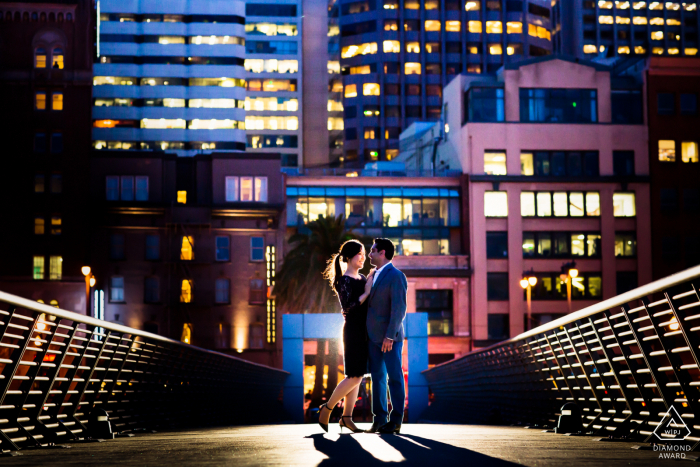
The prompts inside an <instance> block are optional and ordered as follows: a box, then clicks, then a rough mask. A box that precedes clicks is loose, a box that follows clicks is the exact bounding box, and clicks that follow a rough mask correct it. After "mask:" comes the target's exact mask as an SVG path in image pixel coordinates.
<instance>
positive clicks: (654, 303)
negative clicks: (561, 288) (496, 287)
mask: <svg viewBox="0 0 700 467" xmlns="http://www.w3.org/2000/svg"><path fill="white" fill-rule="evenodd" d="M699 286H700V266H696V267H694V268H691V269H688V270H686V271H683V272H681V273H678V274H675V275H672V276H669V277H667V278H664V279H661V280H659V281H656V282H653V283H651V284H648V285H645V286H643V287H639V288H637V289H635V290H632V291H630V292H627V293H624V294H622V295H619V296H617V297H614V298H612V299H609V300H605V301H603V302H600V303H598V304H596V305H593V306H590V307H588V308H585V309H583V310H580V311H577V312H574V313H572V314H570V315H567V316H564V317H562V318H560V319H557V320H555V321H552V322H551V323H547V324H545V325H543V326H540V327H538V328H535V329H533V330H531V331H528V332H526V333H524V334H521V335H519V336H517V337H514V338H512V339H510V340H507V341H504V342H501V343H499V344H496V345H493V346H491V347H488V348H484V349H481V350H478V351H475V352H471V353H469V354H467V355H465V356H463V357H461V358H458V359H455V360H451V361H449V362H446V363H443V364H441V365H438V366H435V367H433V368H431V369H429V370H425V371H424V372H423V374H424V375H425V377H426V379H427V380H428V385H429V387H430V390H431V392H432V393H433V401H432V403H431V406H430V407H429V408H428V409H427V411H426V413H425V414H424V416H423V417H422V418H426V419H429V420H440V421H453V422H462V423H465V422H466V423H505V424H510V423H515V424H518V423H522V424H533V425H539V426H549V427H551V426H553V425H555V424H556V417H557V416H559V415H560V413H559V412H560V409H561V407H562V405H563V404H565V403H567V402H572V403H575V404H576V405H577V406H578V407H579V409H580V410H581V412H582V418H583V424H584V426H585V431H587V432H592V433H596V434H600V435H603V436H606V437H610V436H612V437H614V438H617V437H625V438H635V439H640V440H641V439H645V440H647V441H651V439H652V438H651V437H652V434H653V432H654V430H655V429H656V427H657V426H658V425H659V423H660V422H661V421H662V420H663V418H664V414H665V413H666V412H667V411H668V410H669V408H670V407H671V406H673V407H674V408H675V409H676V410H677V411H678V413H679V414H680V416H681V417H682V419H683V421H684V422H685V424H686V425H687V426H688V428H689V429H690V431H691V434H690V436H689V437H688V438H686V439H687V440H689V441H692V442H694V443H695V447H694V449H695V448H697V446H698V444H699V443H698V441H700V370H699V369H698V363H699V360H698V356H699V352H700V296H699V292H698V288H699ZM656 441H657V442H658V440H656Z"/></svg>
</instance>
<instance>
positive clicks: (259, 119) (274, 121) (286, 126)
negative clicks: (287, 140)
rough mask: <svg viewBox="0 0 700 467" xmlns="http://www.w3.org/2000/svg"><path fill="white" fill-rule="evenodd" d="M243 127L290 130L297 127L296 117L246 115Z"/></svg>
mask: <svg viewBox="0 0 700 467" xmlns="http://www.w3.org/2000/svg"><path fill="white" fill-rule="evenodd" d="M245 128H246V129H248V130H292V131H296V130H298V129H299V118H298V117H296V116H295V117H272V116H271V117H263V116H258V115H246V117H245Z"/></svg>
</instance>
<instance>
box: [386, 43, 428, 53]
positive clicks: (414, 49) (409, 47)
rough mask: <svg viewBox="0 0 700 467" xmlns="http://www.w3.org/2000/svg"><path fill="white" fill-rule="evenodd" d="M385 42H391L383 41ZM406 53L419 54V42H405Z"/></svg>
mask: <svg viewBox="0 0 700 467" xmlns="http://www.w3.org/2000/svg"><path fill="white" fill-rule="evenodd" d="M384 42H385V43H386V42H392V41H384ZM406 52H408V53H413V54H418V53H420V42H406Z"/></svg>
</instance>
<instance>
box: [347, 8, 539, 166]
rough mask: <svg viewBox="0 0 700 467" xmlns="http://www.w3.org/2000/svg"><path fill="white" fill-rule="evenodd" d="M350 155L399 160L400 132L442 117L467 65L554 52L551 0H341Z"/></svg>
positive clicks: (481, 66) (358, 160)
mask: <svg viewBox="0 0 700 467" xmlns="http://www.w3.org/2000/svg"><path fill="white" fill-rule="evenodd" d="M337 8H338V23H339V25H340V55H341V59H340V68H341V74H342V75H343V86H344V87H343V95H344V100H343V106H344V113H345V115H344V117H345V121H344V127H345V142H344V156H343V157H344V163H345V164H346V165H361V164H362V163H364V162H370V161H375V160H391V159H392V158H393V157H395V156H396V155H397V154H398V148H399V134H400V133H401V131H402V130H403V129H405V128H407V127H408V126H409V125H410V124H411V123H413V122H415V121H424V120H437V119H439V118H440V114H441V112H442V89H443V87H444V86H445V85H446V84H447V83H448V82H449V81H450V80H451V79H452V78H454V77H455V76H457V75H459V74H461V73H465V72H466V73H495V72H496V71H497V70H498V69H499V68H500V67H501V66H502V65H503V64H504V63H509V62H511V61H516V60H521V59H522V58H523V57H530V56H541V55H547V54H549V53H551V50H552V47H551V42H550V4H549V2H547V1H543V0H523V1H521V0H487V1H476V0H474V1H472V0H466V1H465V0H361V1H357V0H339V2H337Z"/></svg>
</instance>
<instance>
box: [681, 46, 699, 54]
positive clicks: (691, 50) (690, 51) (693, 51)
mask: <svg viewBox="0 0 700 467" xmlns="http://www.w3.org/2000/svg"><path fill="white" fill-rule="evenodd" d="M684 52H685V54H686V55H697V54H698V49H696V48H695V47H689V48H686V49H685V50H684Z"/></svg>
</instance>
